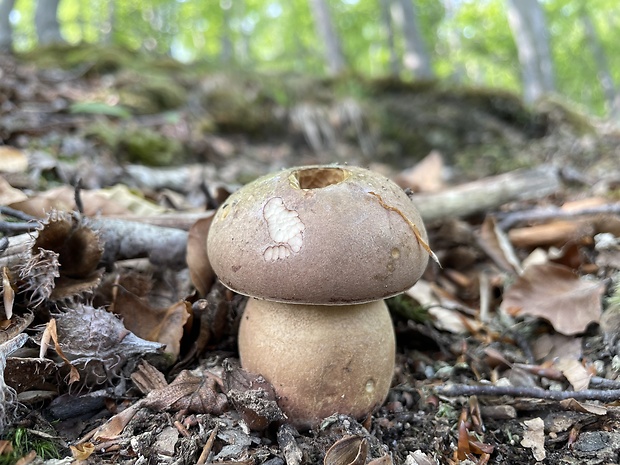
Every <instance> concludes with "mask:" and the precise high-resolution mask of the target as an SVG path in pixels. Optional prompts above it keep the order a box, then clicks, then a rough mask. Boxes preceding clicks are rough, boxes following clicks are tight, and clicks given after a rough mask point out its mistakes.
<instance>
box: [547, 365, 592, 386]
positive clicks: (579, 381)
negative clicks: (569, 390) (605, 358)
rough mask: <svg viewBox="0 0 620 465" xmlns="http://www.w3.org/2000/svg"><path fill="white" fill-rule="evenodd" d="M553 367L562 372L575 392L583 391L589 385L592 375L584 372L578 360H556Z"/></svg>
mask: <svg viewBox="0 0 620 465" xmlns="http://www.w3.org/2000/svg"><path fill="white" fill-rule="evenodd" d="M554 365H555V367H556V368H557V369H558V370H560V371H561V372H562V374H563V375H564V377H565V378H566V379H567V380H568V382H569V383H570V384H571V386H573V389H574V390H575V391H583V390H584V389H587V388H588V386H589V385H590V379H591V378H592V373H590V372H589V371H588V370H586V368H585V367H584V366H583V365H582V363H581V362H580V361H579V360H575V359H574V358H567V357H562V358H559V359H557V360H556V361H555V363H554Z"/></svg>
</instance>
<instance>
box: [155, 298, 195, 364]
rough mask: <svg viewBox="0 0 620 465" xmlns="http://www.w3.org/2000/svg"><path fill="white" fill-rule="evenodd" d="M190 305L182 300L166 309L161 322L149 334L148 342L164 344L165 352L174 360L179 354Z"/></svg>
mask: <svg viewBox="0 0 620 465" xmlns="http://www.w3.org/2000/svg"><path fill="white" fill-rule="evenodd" d="M191 308H192V306H191V304H190V303H189V302H186V301H184V300H182V301H180V302H177V303H175V304H173V305H171V306H170V307H168V308H167V309H166V311H165V313H164V314H163V315H162V318H161V321H160V323H159V325H157V327H155V328H154V330H153V331H152V332H151V333H149V335H148V337H147V338H146V339H148V340H149V341H156V342H159V343H161V344H165V346H166V349H165V352H166V353H167V354H170V355H172V356H173V358H174V360H176V359H177V358H178V356H179V353H180V352H181V338H182V337H183V327H184V326H185V323H187V320H188V319H189V317H190V314H191Z"/></svg>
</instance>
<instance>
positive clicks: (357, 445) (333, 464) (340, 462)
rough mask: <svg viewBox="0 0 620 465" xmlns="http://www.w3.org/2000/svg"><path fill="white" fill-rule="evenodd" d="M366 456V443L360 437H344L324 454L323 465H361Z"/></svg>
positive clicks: (364, 461)
mask: <svg viewBox="0 0 620 465" xmlns="http://www.w3.org/2000/svg"><path fill="white" fill-rule="evenodd" d="M367 455H368V441H366V439H364V438H362V437H360V436H345V437H344V438H342V439H339V440H338V441H336V442H335V443H334V445H333V446H331V447H330V448H329V450H328V451H327V453H326V454H325V459H324V460H323V464H324V465H363V464H365V463H366V456H367Z"/></svg>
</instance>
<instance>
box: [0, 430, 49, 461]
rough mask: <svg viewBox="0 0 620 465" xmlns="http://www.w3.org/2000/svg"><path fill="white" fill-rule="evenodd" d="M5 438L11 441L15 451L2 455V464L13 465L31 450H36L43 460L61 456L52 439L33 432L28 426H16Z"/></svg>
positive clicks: (0, 457)
mask: <svg viewBox="0 0 620 465" xmlns="http://www.w3.org/2000/svg"><path fill="white" fill-rule="evenodd" d="M3 439H6V440H8V441H10V442H11V445H12V446H13V452H11V453H9V454H2V455H0V465H13V464H15V463H17V461H18V460H19V459H20V458H22V457H23V456H25V455H27V454H28V453H29V452H30V451H35V452H36V454H37V457H40V458H41V459H43V460H48V459H57V458H59V457H60V454H59V451H58V446H57V445H56V444H55V443H54V442H53V441H52V440H51V439H48V438H45V437H41V436H39V435H36V434H33V433H32V432H30V431H28V430H27V429H26V428H22V427H18V428H15V429H13V430H11V431H9V432H8V434H7V435H6V437H4V438H3Z"/></svg>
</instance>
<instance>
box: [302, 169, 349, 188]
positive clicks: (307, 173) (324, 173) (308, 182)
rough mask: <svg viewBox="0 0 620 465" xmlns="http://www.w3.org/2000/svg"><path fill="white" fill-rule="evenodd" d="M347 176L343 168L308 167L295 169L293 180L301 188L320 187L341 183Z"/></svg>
mask: <svg viewBox="0 0 620 465" xmlns="http://www.w3.org/2000/svg"><path fill="white" fill-rule="evenodd" d="M347 176H348V175H347V172H346V171H345V170H343V169H342V168H307V169H301V170H297V171H295V172H294V173H293V174H292V176H291V177H292V178H293V179H291V181H293V183H294V184H296V185H298V186H299V188H300V189H320V188H322V187H327V186H333V185H334V184H338V183H341V182H342V181H344V180H345V179H346V178H347Z"/></svg>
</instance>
